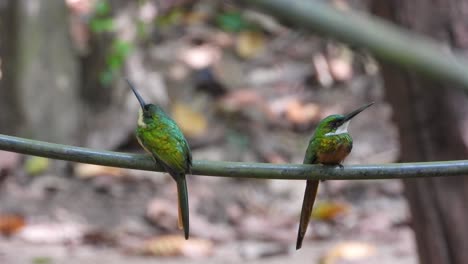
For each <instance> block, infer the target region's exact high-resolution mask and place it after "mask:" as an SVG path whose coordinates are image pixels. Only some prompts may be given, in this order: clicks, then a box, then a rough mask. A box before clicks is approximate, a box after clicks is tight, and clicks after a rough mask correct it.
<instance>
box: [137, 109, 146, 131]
mask: <svg viewBox="0 0 468 264" xmlns="http://www.w3.org/2000/svg"><path fill="white" fill-rule="evenodd" d="M138 126H139V127H146V124H145V122H144V121H143V110H141V108H140V110H139V111H138Z"/></svg>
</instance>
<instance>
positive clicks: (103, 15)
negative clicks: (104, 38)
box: [89, 0, 115, 33]
mask: <svg viewBox="0 0 468 264" xmlns="http://www.w3.org/2000/svg"><path fill="white" fill-rule="evenodd" d="M110 10H111V7H110V5H109V3H108V2H107V1H106V0H100V1H98V2H97V3H96V5H95V6H94V16H93V18H92V19H91V21H90V22H89V26H90V28H91V31H92V32H94V33H102V32H113V31H114V30H115V25H114V19H113V18H112V17H110Z"/></svg>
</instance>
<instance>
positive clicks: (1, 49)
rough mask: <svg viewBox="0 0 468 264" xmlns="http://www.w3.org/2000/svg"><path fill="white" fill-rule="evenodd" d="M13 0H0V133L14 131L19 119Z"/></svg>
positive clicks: (16, 128)
mask: <svg viewBox="0 0 468 264" xmlns="http://www.w3.org/2000/svg"><path fill="white" fill-rule="evenodd" d="M16 8H17V1H15V0H0V133H6V134H10V133H14V132H15V131H17V130H18V129H19V123H20V120H21V115H20V110H19V108H18V107H17V103H16V102H17V99H18V98H17V96H16V93H15V88H16V85H15V84H16V80H15V74H14V72H15V63H16V59H15V56H14V54H15V53H16V43H17V42H16V30H12V29H14V28H15V25H16V16H15V13H16Z"/></svg>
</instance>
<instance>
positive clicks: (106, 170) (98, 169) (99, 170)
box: [75, 164, 123, 179]
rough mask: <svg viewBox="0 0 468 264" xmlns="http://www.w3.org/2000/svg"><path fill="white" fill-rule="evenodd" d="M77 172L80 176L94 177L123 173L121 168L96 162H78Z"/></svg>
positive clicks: (117, 175)
mask: <svg viewBox="0 0 468 264" xmlns="http://www.w3.org/2000/svg"><path fill="white" fill-rule="evenodd" d="M75 174H76V175H77V176H78V177H80V178H84V179H87V178H92V177H96V176H116V177H120V176H122V175H123V171H122V169H121V168H115V167H106V166H101V165H94V164H76V165H75Z"/></svg>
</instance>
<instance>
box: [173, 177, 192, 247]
mask: <svg viewBox="0 0 468 264" xmlns="http://www.w3.org/2000/svg"><path fill="white" fill-rule="evenodd" d="M176 183H177V197H178V200H179V219H178V225H179V228H183V229H184V235H185V239H188V238H189V204H188V192H187V181H186V180H185V175H184V176H183V177H180V178H178V179H177V180H176Z"/></svg>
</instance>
